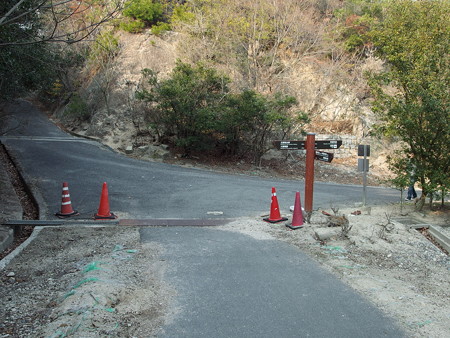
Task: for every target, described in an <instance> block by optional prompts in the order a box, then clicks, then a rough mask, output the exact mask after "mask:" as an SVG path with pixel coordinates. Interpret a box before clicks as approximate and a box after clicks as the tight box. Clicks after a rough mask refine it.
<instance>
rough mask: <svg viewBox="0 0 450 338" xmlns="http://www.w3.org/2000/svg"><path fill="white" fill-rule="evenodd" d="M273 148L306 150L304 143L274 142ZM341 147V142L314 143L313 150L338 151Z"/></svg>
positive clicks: (325, 141)
mask: <svg viewBox="0 0 450 338" xmlns="http://www.w3.org/2000/svg"><path fill="white" fill-rule="evenodd" d="M273 144H274V146H275V147H277V148H278V149H280V150H302V149H306V141H274V142H273ZM341 145H342V141H341V140H324V141H315V144H314V148H315V149H338V148H339V147H340V146H341Z"/></svg>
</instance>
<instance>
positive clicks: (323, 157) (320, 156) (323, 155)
mask: <svg viewBox="0 0 450 338" xmlns="http://www.w3.org/2000/svg"><path fill="white" fill-rule="evenodd" d="M333 157H334V154H333V153H327V152H325V151H316V157H315V158H316V160H319V161H323V162H328V163H329V162H331V161H333Z"/></svg>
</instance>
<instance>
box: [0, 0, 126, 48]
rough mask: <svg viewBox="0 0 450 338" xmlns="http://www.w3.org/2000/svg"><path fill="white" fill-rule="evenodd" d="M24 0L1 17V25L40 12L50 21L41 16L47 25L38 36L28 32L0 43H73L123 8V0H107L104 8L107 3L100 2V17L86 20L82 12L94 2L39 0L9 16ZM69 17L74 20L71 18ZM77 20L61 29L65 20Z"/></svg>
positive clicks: (12, 22)
mask: <svg viewBox="0 0 450 338" xmlns="http://www.w3.org/2000/svg"><path fill="white" fill-rule="evenodd" d="M24 1H25V0H20V1H19V2H18V3H17V4H16V5H15V6H13V7H12V8H11V9H10V10H9V11H8V12H7V13H6V14H5V15H3V17H1V18H0V27H2V26H3V27H5V26H7V25H12V24H17V23H18V21H19V20H20V19H23V18H24V17H26V16H27V15H30V14H34V13H36V14H39V15H40V16H41V17H42V18H44V17H45V16H46V15H47V18H48V19H49V20H48V21H50V22H49V23H47V22H45V21H44V20H43V21H42V22H43V23H46V29H45V30H43V34H42V35H41V36H39V35H35V36H30V38H29V39H22V40H20V39H17V40H16V41H1V40H0V46H20V45H31V44H38V43H44V42H65V43H68V44H72V43H76V42H79V41H82V40H84V39H86V38H87V37H88V36H89V35H91V34H92V33H94V32H95V31H96V30H97V28H98V27H99V26H101V25H102V24H104V23H106V22H108V21H110V20H111V19H113V18H115V17H116V16H117V15H118V14H119V13H120V11H121V10H122V8H123V0H113V1H109V2H108V4H109V3H110V4H112V6H111V7H110V8H107V6H106V5H105V6H102V9H104V10H105V12H104V13H103V14H102V15H101V16H100V17H98V18H97V19H96V20H95V21H90V22H85V21H84V19H85V18H84V17H83V14H86V13H89V11H90V10H91V9H93V8H94V5H93V4H90V3H88V2H86V1H78V0H62V1H59V2H53V1H52V0H50V1H49V0H43V1H40V2H38V3H37V4H36V5H35V6H34V7H32V8H31V9H28V10H25V11H23V12H22V13H18V14H17V15H15V16H11V15H12V14H13V13H14V12H15V11H17V10H18V8H19V6H20V5H21V4H23V2H24ZM72 19H73V22H70V21H71V20H72ZM77 20H78V26H77V27H76V28H75V27H73V28H72V29H68V30H67V27H65V29H62V28H63V26H64V25H65V24H70V23H75V22H77ZM30 23H32V22H30ZM22 24H23V23H22ZM24 32H25V29H24Z"/></svg>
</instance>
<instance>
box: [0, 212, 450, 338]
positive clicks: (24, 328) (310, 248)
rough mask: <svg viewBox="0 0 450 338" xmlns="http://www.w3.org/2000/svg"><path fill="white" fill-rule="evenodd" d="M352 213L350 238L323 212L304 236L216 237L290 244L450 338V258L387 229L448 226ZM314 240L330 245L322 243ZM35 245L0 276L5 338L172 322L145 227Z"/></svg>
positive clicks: (148, 331) (152, 327)
mask: <svg viewBox="0 0 450 338" xmlns="http://www.w3.org/2000/svg"><path fill="white" fill-rule="evenodd" d="M334 207H335V210H336V208H337V206H334ZM355 210H356V208H343V207H342V208H341V209H340V210H338V211H337V212H338V214H339V215H346V217H347V218H348V220H349V226H351V229H350V231H349V232H348V234H347V237H345V236H343V233H342V228H341V227H328V226H327V222H328V220H329V217H328V216H325V215H323V214H322V213H321V211H320V210H319V211H316V212H314V214H313V215H312V218H311V223H310V224H307V223H305V225H304V227H303V228H300V229H297V230H291V229H289V228H287V227H286V226H285V224H284V223H281V224H268V223H266V222H263V221H262V220H261V219H260V218H258V219H238V220H235V221H233V222H232V223H230V224H228V225H225V226H220V227H215V228H214V229H217V231H236V232H240V233H242V235H243V236H252V237H253V238H256V239H258V240H281V241H286V242H288V243H290V244H291V245H294V246H296V247H298V248H299V249H300V250H302V251H304V252H306V253H307V254H309V255H310V256H311V257H313V258H314V259H315V260H317V261H318V262H319V263H320V264H322V266H323V267H324V268H326V269H328V270H329V271H331V272H332V273H333V274H335V275H337V276H338V277H339V278H341V279H342V280H343V281H344V282H345V283H347V284H349V285H350V286H352V287H353V288H354V289H355V290H357V291H358V292H359V293H361V294H362V295H364V296H365V297H366V298H367V299H369V300H370V301H371V302H373V303H374V304H375V305H376V306H378V307H379V308H381V309H382V310H383V311H385V312H386V313H387V314H388V315H390V316H392V317H393V318H395V319H396V320H397V321H398V322H399V323H400V325H402V326H403V327H404V329H405V330H407V332H408V335H409V336H411V337H444V336H446V335H447V334H448V332H450V320H449V319H450V304H449V302H448V299H450V289H449V286H450V283H449V282H450V277H449V270H450V261H449V257H448V255H446V254H445V253H443V252H442V251H441V250H440V249H438V248H437V247H436V246H435V245H433V244H432V243H431V242H430V241H428V240H427V239H426V238H425V237H424V236H423V235H422V234H421V233H419V232H418V231H416V230H413V229H410V228H409V227H408V226H406V225H403V224H401V223H398V222H393V224H388V223H389V222H388V220H389V219H390V220H392V219H394V218H396V219H397V218H402V217H403V218H409V217H412V218H415V219H417V217H419V218H421V219H423V222H424V223H434V224H438V223H439V224H440V225H442V226H443V227H442V229H444V230H443V231H447V232H449V231H448V230H449V229H450V228H448V227H445V225H447V226H448V225H449V223H448V217H445V216H446V215H442V214H441V213H439V212H429V213H423V214H417V213H416V212H413V206H412V204H409V205H407V206H405V209H404V210H403V213H408V216H399V209H398V207H397V206H392V207H384V208H381V207H377V208H364V209H361V208H360V209H359V210H360V211H361V214H360V215H355V216H354V215H352V214H351V213H352V212H354V211H355ZM327 212H330V213H331V214H332V213H333V212H332V211H331V210H327ZM447 215H448V214H447ZM443 216H444V217H443ZM316 233H318V234H319V235H321V236H325V237H326V236H330V235H333V236H332V237H330V238H329V239H327V240H326V241H318V240H317V238H316ZM448 235H450V234H448ZM29 241H30V244H28V245H27V246H26V247H25V248H24V249H23V250H22V252H21V254H20V255H17V256H16V257H15V258H13V259H12V260H11V258H10V256H9V257H7V260H10V262H9V264H7V266H6V268H5V269H3V270H2V271H1V277H0V280H1V284H2V287H1V289H0V303H1V304H2V306H1V307H0V317H1V318H2V322H1V324H0V337H2V338H3V337H40V336H45V337H65V336H73V337H104V336H118V337H149V336H155V335H156V334H157V332H158V330H159V328H160V327H161V326H162V325H163V324H164V323H165V322H167V321H169V320H170V319H171V314H170V313H168V312H169V308H170V306H169V305H170V303H171V299H173V297H176V290H174V289H172V288H171V286H170V285H167V284H166V283H164V278H163V277H164V272H165V269H166V264H167V263H166V262H165V261H163V260H162V259H161V258H160V257H161V253H162V252H163V250H164V249H163V248H162V247H159V246H158V245H157V244H155V243H152V244H142V243H140V241H139V229H138V228H130V227H117V226H115V227H92V226H91V227H64V228H56V227H47V228H36V230H35V233H34V235H33V236H32V237H31V238H30V240H29ZM2 263H5V262H4V261H2Z"/></svg>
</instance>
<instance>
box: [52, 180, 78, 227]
mask: <svg viewBox="0 0 450 338" xmlns="http://www.w3.org/2000/svg"><path fill="white" fill-rule="evenodd" d="M55 215H56V216H58V217H59V218H65V217H70V216H75V215H78V212H77V211H75V210H73V209H72V202H71V201H70V194H69V185H68V184H67V182H64V183H63V188H62V201H61V211H60V212H57V213H56V214H55Z"/></svg>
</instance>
